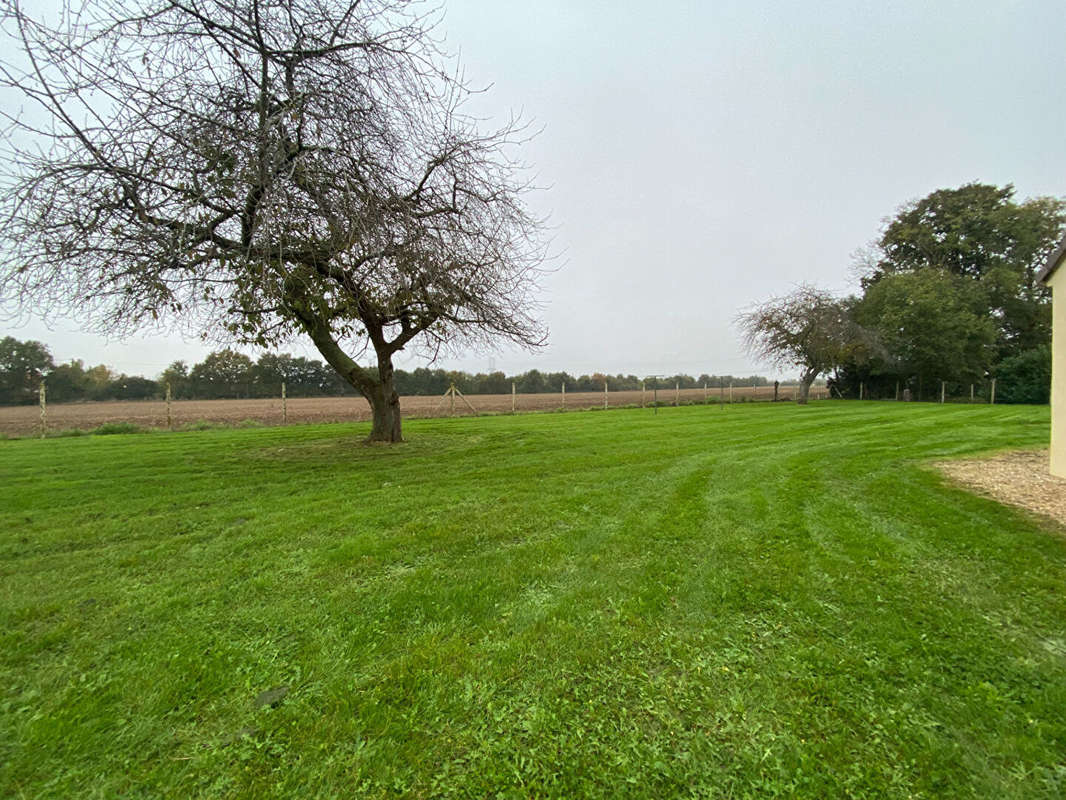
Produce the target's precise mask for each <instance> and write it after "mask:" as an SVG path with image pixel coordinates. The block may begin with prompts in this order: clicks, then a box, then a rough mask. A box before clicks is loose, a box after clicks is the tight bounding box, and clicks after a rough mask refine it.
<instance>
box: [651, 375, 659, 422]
mask: <svg viewBox="0 0 1066 800" xmlns="http://www.w3.org/2000/svg"><path fill="white" fill-rule="evenodd" d="M651 405H652V408H654V409H655V413H656V414H658V413H659V379H658V378H656V379H655V384H654V385H653V386H652V387H651Z"/></svg>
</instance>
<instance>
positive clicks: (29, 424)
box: [0, 386, 826, 436]
mask: <svg viewBox="0 0 1066 800" xmlns="http://www.w3.org/2000/svg"><path fill="white" fill-rule="evenodd" d="M773 391H774V390H773V387H772V386H760V387H757V388H755V387H751V386H747V387H736V388H734V389H733V393H732V394H733V400H734V401H741V400H751V399H755V400H769V399H771V397H772V396H773ZM729 394H730V393H729V389H728V388H727V389H725V391H720V390H719V389H708V390H707V392H706V395H705V393H704V390H703V389H682V390H681V391H680V392H679V393H678V392H675V390H674V389H660V390H659V392H658V397H659V402H660V403H667V404H673V403H674V402H675V401H679V402H681V403H682V404H692V403H702V402H704V399H705V397H706V399H707V400H708V401H709V402H712V403H714V402H718V401H719V400H720V399H721V400H724V401H725V402H729ZM811 396H812V398H820V397H825V396H826V390H825V387H824V386H816V387H812V388H811ZM652 397H653V392H652V390H651V389H648V391H647V392H646V393H643V394H642V393H641V392H640V391H629V392H610V393H609V394H608V396H607V401H608V405H609V406H611V407H618V406H625V405H641V403H642V402H643V403H645V404H647V405H649V406H650V405H651V403H652ZM779 397H781V398H782V399H791V397H792V387H782V388H781V390H780V394H779ZM603 400H604V397H603V392H568V393H567V394H566V400H565V407H566V408H567V409H570V410H577V409H583V408H602V407H603ZM513 402H514V407H515V408H516V409H517V410H518V411H552V410H556V409H561V408H563V406H564V400H563V396H562V394H561V393H552V394H520V395H517V396H516V397H515V398H514V401H513ZM467 403H469V405H467ZM400 405H401V407H402V408H403V412H404V415H405V416H407V417H444V416H448V415H450V414H452V413H453V408H452V405H453V404H452V400H451V398H440V397H424V396H423V397H420V396H408V397H404V398H402V399H401V401H400ZM511 410H512V397H511V395H509V394H481V395H468V396H467V397H466V402H464V400H463V398H456V399H455V402H454V414H455V415H457V416H458V415H470V414H473V413H475V411H476V412H477V413H501V412H502V413H506V412H510V411H511ZM287 413H288V421H289V422H291V423H296V422H354V421H360V420H367V419H369V418H370V406H369V405H368V404H367V402H366V400H364V399H363V398H361V397H312V398H290V399H289V400H288V403H287ZM171 416H172V418H173V424H174V427H182V426H185V425H192V424H195V423H198V422H201V421H204V422H211V423H218V424H224V425H237V424H240V423H242V422H245V421H248V420H251V421H255V422H259V423H262V424H264V425H278V424H281V423H282V422H283V414H282V404H281V399H280V398H267V399H255V400H175V401H174V402H173V403H172V404H171ZM108 422H129V423H132V424H134V425H138V426H140V427H144V428H165V427H166V426H167V407H166V403H164V402H163V401H161V400H146V401H139V402H106V403H63V404H49V406H48V409H47V427H48V430H49V431H61V430H66V429H70V428H79V429H81V430H91V429H93V428H96V427H97V426H99V425H103V424H104V423H108ZM40 427H41V410H40V408H38V407H37V406H7V407H2V408H0V433H4V434H7V435H9V436H29V435H33V434H36V433H39V432H40Z"/></svg>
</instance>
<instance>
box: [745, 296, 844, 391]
mask: <svg viewBox="0 0 1066 800" xmlns="http://www.w3.org/2000/svg"><path fill="white" fill-rule="evenodd" d="M737 324H738V325H739V327H740V329H741V331H742V333H743V335H744V343H745V346H746V347H747V349H748V352H749V353H750V354H751V355H752V356H754V357H756V358H758V359H759V360H762V361H767V362H769V363H771V364H773V365H775V366H778V367H799V368H800V370H801V372H800V391H799V397H798V398H797V402H799V403H806V402H807V396H808V394H809V392H810V388H811V384H812V383H814V380H815V378H817V377H818V376H819V375H822V374H824V373H826V372H828V371H829V370H831V369H832V368H833V367H835V366H836V365H837V364H839V363H840V361H841V360H842V359H843V358H844V357H845V355H846V354H847V353H848V351H849V350H853V349H856V348H857V347H859V346H860V345H861V337H860V336H859V333H860V331H859V329H858V326H856V325H855V323H854V322H853V320H852V318H851V312H850V302H849V301H847V300H840V299H838V298H835V297H833V296H832V295H831V294H829V293H828V292H826V291H823V290H821V289H815V288H814V287H813V286H807V285H802V286H800V287H799V288H798V289H797V290H796V291H794V292H792V293H791V294H788V295H785V296H783V297H774V298H771V299H770V300H767V301H766V302H764V303H761V304H759V305H757V306H755V307H754V308H753V309H752V310H750V311H745V312H743V313H741V314H739V315H738V316H737Z"/></svg>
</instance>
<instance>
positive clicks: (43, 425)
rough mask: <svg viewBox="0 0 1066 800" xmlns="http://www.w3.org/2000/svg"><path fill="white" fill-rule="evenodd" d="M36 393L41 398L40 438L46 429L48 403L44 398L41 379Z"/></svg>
mask: <svg viewBox="0 0 1066 800" xmlns="http://www.w3.org/2000/svg"><path fill="white" fill-rule="evenodd" d="M37 393H38V395H39V396H40V399H41V438H42V439H43V438H44V435H45V432H46V431H47V430H48V404H47V401H46V400H45V390H44V381H41V388H40V389H39V390H38V392H37Z"/></svg>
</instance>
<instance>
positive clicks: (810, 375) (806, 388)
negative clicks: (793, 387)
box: [796, 372, 818, 406]
mask: <svg viewBox="0 0 1066 800" xmlns="http://www.w3.org/2000/svg"><path fill="white" fill-rule="evenodd" d="M817 377H818V373H817V372H804V373H803V375H801V376H800V385H799V397H797V398H796V404H797V405H801V406H802V405H806V404H807V396H808V395H809V394H810V391H811V384H812V383H814V379H815V378H817Z"/></svg>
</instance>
